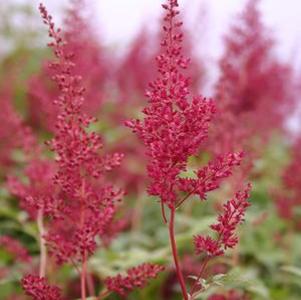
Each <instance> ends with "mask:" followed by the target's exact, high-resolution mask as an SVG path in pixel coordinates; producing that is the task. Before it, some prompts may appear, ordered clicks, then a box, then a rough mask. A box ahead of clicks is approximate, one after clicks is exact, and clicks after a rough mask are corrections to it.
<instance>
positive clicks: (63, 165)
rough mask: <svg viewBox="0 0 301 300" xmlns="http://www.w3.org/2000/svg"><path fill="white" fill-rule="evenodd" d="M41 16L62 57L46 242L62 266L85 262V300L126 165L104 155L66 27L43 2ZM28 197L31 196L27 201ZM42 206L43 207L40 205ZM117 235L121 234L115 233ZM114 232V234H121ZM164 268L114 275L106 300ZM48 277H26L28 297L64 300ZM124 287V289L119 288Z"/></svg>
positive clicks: (57, 67)
mask: <svg viewBox="0 0 301 300" xmlns="http://www.w3.org/2000/svg"><path fill="white" fill-rule="evenodd" d="M39 9H40V13H41V16H42V18H43V21H44V23H45V24H46V25H47V26H48V30H49V31H48V32H49V36H50V37H51V38H52V40H53V41H52V42H51V43H49V46H50V47H51V48H52V50H53V52H54V54H55V57H56V59H55V60H53V61H52V62H51V63H50V64H49V67H50V68H51V69H52V74H53V79H54V81H55V82H56V83H57V85H58V88H59V90H60V94H59V96H58V98H56V99H55V101H54V104H55V105H56V106H57V109H58V112H59V114H58V116H57V121H56V125H55V134H54V138H53V139H52V140H51V141H50V142H49V143H48V144H49V146H50V148H51V150H52V151H53V152H54V153H55V156H56V171H55V174H54V176H53V183H52V184H53V186H52V185H49V187H51V188H52V190H53V191H55V192H49V195H52V197H51V203H52V207H55V208H56V209H55V210H53V211H49V215H50V221H49V226H48V231H47V233H44V235H43V239H45V240H46V245H47V246H48V248H49V251H50V254H51V255H53V256H54V257H55V258H56V261H57V263H59V264H61V263H65V262H69V263H72V264H74V265H75V266H76V265H77V264H80V265H81V267H80V270H79V267H77V269H78V270H79V271H80V277H81V284H80V286H81V298H82V299H83V300H85V299H86V298H87V290H86V281H87V275H88V270H87V260H88V258H89V256H90V255H92V254H93V253H94V252H95V250H96V247H97V244H96V237H97V236H100V238H102V236H104V237H105V241H107V240H108V238H109V237H108V234H109V232H106V231H107V229H108V228H109V227H110V226H111V223H112V222H113V220H114V216H115V213H116V210H117V206H118V202H119V201H120V200H121V198H122V196H123V192H122V191H121V190H120V189H116V188H115V187H114V186H113V185H112V184H111V183H109V182H108V180H107V179H106V173H107V172H108V171H111V170H112V169H113V168H114V167H117V166H118V165H119V164H120V161H121V159H122V156H123V155H122V154H120V153H114V154H102V153H101V152H103V144H102V141H101V138H100V136H98V135H97V134H96V133H95V132H93V131H88V127H89V125H90V124H91V122H93V121H94V119H93V118H90V117H88V116H87V115H86V114H85V113H84V112H83V111H82V106H83V103H84V97H85V91H84V87H83V83H82V78H81V76H79V75H77V73H76V71H75V63H74V61H73V55H74V53H72V52H70V48H69V47H68V44H67V41H66V40H64V36H63V34H62V32H61V30H60V29H56V28H55V25H54V23H53V21H52V17H51V16H50V15H49V14H48V12H47V10H46V8H45V7H44V6H43V5H42V4H41V5H40V7H39ZM26 198H28V197H26ZM36 205H37V203H36ZM115 231H116V230H115ZM115 231H114V230H111V232H112V234H114V235H115V234H116V232H115ZM161 270H162V267H160V266H157V265H153V264H144V265H141V266H138V267H136V268H133V269H130V270H128V276H127V277H122V276H121V275H119V276H117V277H116V279H115V278H114V277H110V278H108V279H107V280H105V281H104V283H105V284H106V285H107V289H106V290H105V291H104V292H102V293H101V295H100V299H103V298H104V297H106V296H107V295H109V294H110V293H111V292H120V291H121V290H122V289H123V291H126V292H127V293H128V292H130V291H131V290H133V289H134V288H135V287H141V286H144V285H145V284H146V283H147V281H148V279H150V278H154V277H155V276H156V275H157V274H158V273H159V272H160V271H161ZM45 275H46V274H45V272H44V274H41V272H40V276H35V275H30V274H29V275H26V276H25V277H24V278H23V280H22V285H23V288H24V290H25V291H26V294H27V295H30V296H32V297H33V299H35V300H43V299H61V298H60V297H61V296H60V290H59V289H58V288H57V287H55V286H50V285H49V284H48V283H47V281H46V278H45ZM116 286H118V288H119V289H118V290H117V289H116Z"/></svg>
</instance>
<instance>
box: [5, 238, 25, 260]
mask: <svg viewBox="0 0 301 300" xmlns="http://www.w3.org/2000/svg"><path fill="white" fill-rule="evenodd" d="M0 248H3V249H4V250H5V251H7V252H8V253H9V254H11V255H12V256H13V257H14V259H16V260H17V261H20V262H24V263H29V262H31V257H30V255H29V253H28V250H27V249H26V248H25V247H24V246H23V245H22V244H21V243H20V242H19V241H18V240H16V239H14V238H12V237H10V236H8V235H3V236H1V237H0Z"/></svg>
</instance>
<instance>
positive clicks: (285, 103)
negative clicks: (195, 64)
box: [208, 0, 295, 187]
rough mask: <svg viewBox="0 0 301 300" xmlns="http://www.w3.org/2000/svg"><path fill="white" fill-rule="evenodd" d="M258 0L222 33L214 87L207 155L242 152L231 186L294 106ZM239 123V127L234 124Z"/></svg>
mask: <svg viewBox="0 0 301 300" xmlns="http://www.w3.org/2000/svg"><path fill="white" fill-rule="evenodd" d="M259 3H260V1H259V0H249V1H247V3H246V7H245V8H244V11H243V12H242V13H241V14H240V15H239V16H238V18H237V19H236V20H235V22H234V24H233V25H232V27H231V28H230V31H229V32H228V33H227V34H226V36H225V37H224V45H225V50H224V54H223V55H222V57H221V59H220V61H219V68H220V71H221V74H220V76H219V78H218V81H217V84H216V86H215V96H214V98H215V99H216V104H217V111H218V113H217V116H216V119H215V121H214V126H212V129H211V132H210V133H211V134H210V136H209V141H208V150H209V151H210V152H212V153H216V154H219V153H223V152H225V151H226V152H227V151H240V150H241V149H244V151H245V152H246V153H247V155H246V159H245V160H244V162H243V163H242V166H241V167H240V170H239V172H237V173H236V175H235V177H234V182H233V183H232V185H233V186H234V187H235V186H237V185H241V184H242V182H243V181H244V180H245V179H246V178H247V177H248V176H249V175H250V174H251V171H252V170H253V166H254V161H255V160H256V159H257V158H258V157H261V156H262V152H263V149H265V147H264V146H265V145H266V144H267V143H268V142H269V141H270V138H271V137H272V134H273V133H275V132H284V129H285V126H286V122H287V116H288V114H289V112H290V111H292V109H293V108H294V106H295V97H294V94H293V92H292V90H293V82H294V80H293V70H292V68H291V66H290V65H289V64H286V63H284V62H281V61H280V60H279V58H278V57H277V56H276V54H275V53H274V52H275V41H274V40H273V38H272V37H271V34H270V32H269V31H268V30H267V29H266V27H265V26H264V24H263V22H262V18H261V13H260V10H259V7H258V6H259ZM238 124H239V126H238Z"/></svg>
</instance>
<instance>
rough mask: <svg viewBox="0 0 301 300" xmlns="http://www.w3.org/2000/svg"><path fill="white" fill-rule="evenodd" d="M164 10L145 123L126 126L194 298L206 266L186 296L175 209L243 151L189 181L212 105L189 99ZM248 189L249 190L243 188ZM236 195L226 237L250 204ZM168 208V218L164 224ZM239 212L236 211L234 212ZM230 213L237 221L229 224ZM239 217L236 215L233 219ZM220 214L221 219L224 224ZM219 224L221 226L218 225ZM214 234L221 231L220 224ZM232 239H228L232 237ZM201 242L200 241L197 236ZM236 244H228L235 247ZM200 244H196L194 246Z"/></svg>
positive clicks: (228, 208)
mask: <svg viewBox="0 0 301 300" xmlns="http://www.w3.org/2000/svg"><path fill="white" fill-rule="evenodd" d="M162 7H163V9H164V10H165V11H166V14H165V18H164V25H163V33H164V35H163V39H162V42H161V46H162V51H161V54H159V55H158V56H157V58H156V59H157V69H158V77H157V79H156V80H155V81H154V82H152V83H151V84H150V85H149V86H150V89H149V91H147V93H146V95H147V97H148V106H147V107H145V108H144V109H143V113H144V119H143V120H132V121H127V122H126V125H127V126H128V127H130V128H131V129H132V130H133V132H135V133H136V134H137V135H138V137H139V138H140V139H141V140H142V141H143V143H144V145H145V147H146V154H147V156H148V158H149V163H148V166H147V171H148V176H149V178H150V180H151V182H150V185H149V188H148V193H149V194H150V195H153V196H158V197H159V198H160V202H161V209H162V217H163V220H164V222H165V223H168V229H169V239H170V245H171V251H172V256H173V260H174V265H175V269H176V274H177V277H178V281H179V284H180V287H181V292H182V296H183V298H184V299H185V300H188V299H194V297H195V296H196V293H197V292H198V291H199V290H200V289H201V288H202V287H200V286H199V284H198V281H199V279H200V278H201V277H202V275H203V271H204V269H205V267H206V261H207V260H208V259H205V261H204V263H203V265H202V267H201V272H200V276H199V277H200V278H198V280H197V281H196V284H195V285H194V286H193V288H192V291H191V293H190V294H189V293H188V289H187V287H186V283H185V278H184V276H183V273H182V270H181V264H180V260H179V255H178V250H177V243H176V237H175V216H176V210H177V209H178V208H180V207H181V206H182V205H183V204H184V203H185V202H186V201H187V200H188V199H189V198H190V196H192V195H198V196H199V197H200V198H201V199H203V200H204V199H206V195H207V193H208V192H209V191H212V190H215V189H217V188H218V187H219V185H220V183H221V181H222V179H224V178H226V177H228V176H230V175H231V174H232V169H233V168H234V167H235V166H238V165H239V164H240V162H241V160H242V157H243V153H242V152H237V153H228V154H226V155H224V156H218V157H216V158H215V159H214V160H213V161H211V162H209V164H208V165H207V166H205V167H202V168H200V169H199V170H196V171H195V177H193V178H187V177H184V176H183V172H185V171H186V170H187V168H188V167H187V163H188V158H189V157H190V156H192V155H196V154H198V153H199V151H200V146H201V144H202V142H203V141H204V140H205V139H206V138H207V136H208V128H209V124H210V121H211V119H212V117H213V114H214V112H215V107H214V104H213V102H212V101H211V100H207V99H206V98H203V97H201V96H194V97H191V96H190V92H189V88H190V85H189V78H187V77H186V76H185V75H184V70H185V69H186V68H187V67H188V64H189V59H186V58H185V57H184V56H183V55H182V41H183V34H182V32H181V26H182V22H180V21H179V20H178V14H179V10H178V1H177V0H168V1H167V3H166V4H163V5H162ZM247 189H249V188H247ZM241 193H242V195H243V196H241V194H240V193H238V194H237V196H236V198H235V199H236V200H237V201H236V200H230V201H229V202H227V204H225V218H226V219H227V220H228V217H229V216H228V215H229V213H230V212H231V213H230V217H229V218H230V219H229V220H228V225H229V227H228V234H230V233H231V234H230V236H232V234H233V231H234V230H235V228H236V225H238V224H239V223H240V221H241V218H242V216H243V215H244V211H245V209H246V207H247V206H248V205H247V204H246V203H247V202H245V201H246V198H247V197H248V192H247V190H246V191H244V192H241ZM166 209H169V212H170V216H169V220H167V214H166ZM238 210H239V211H238ZM232 213H233V215H234V216H235V217H233V218H235V222H234V221H233V220H232ZM237 214H238V215H239V216H240V217H239V218H238V217H237ZM222 218H223V215H221V216H220V217H219V221H220V222H222ZM218 224H219V223H218ZM214 230H215V231H218V232H219V230H220V227H219V226H218V225H215V226H214ZM230 236H229V237H228V236H227V237H228V238H229V239H230ZM200 239H201V238H200ZM234 240H235V241H236V239H235V238H233V240H231V241H232V242H233V243H232V244H231V245H228V244H227V246H225V248H227V247H233V246H234V245H235V243H234ZM224 242H226V238H225V237H224V233H223V232H220V238H219V239H218V241H214V240H213V239H211V238H207V239H205V240H203V241H202V243H201V245H199V247H198V248H197V249H198V253H201V252H203V251H204V250H205V249H207V248H209V249H211V247H213V248H214V249H216V250H217V251H219V253H220V254H222V253H223V251H222V250H221V247H222V245H223V243H224ZM197 245H198V244H197Z"/></svg>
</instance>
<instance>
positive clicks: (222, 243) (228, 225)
mask: <svg viewBox="0 0 301 300" xmlns="http://www.w3.org/2000/svg"><path fill="white" fill-rule="evenodd" d="M250 189H251V186H250V185H248V186H247V188H246V189H245V190H244V191H242V192H237V193H236V194H235V197H234V198H232V199H231V200H229V201H227V202H226V203H225V204H224V206H223V212H222V213H221V214H220V215H219V216H218V223H216V224H214V225H211V228H212V230H213V231H215V232H216V233H217V239H212V238H211V237H209V236H202V235H197V236H195V237H194V245H195V250H196V253H197V254H200V253H205V254H207V255H208V256H219V255H222V254H223V253H224V250H226V249H227V248H233V247H234V246H235V245H236V244H237V243H238V237H237V236H235V230H236V227H237V226H238V225H239V224H240V223H241V222H242V221H243V219H244V215H245V211H246V209H247V207H248V206H249V205H250V203H249V202H248V201H247V199H248V198H249V196H250V195H249V194H250Z"/></svg>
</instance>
